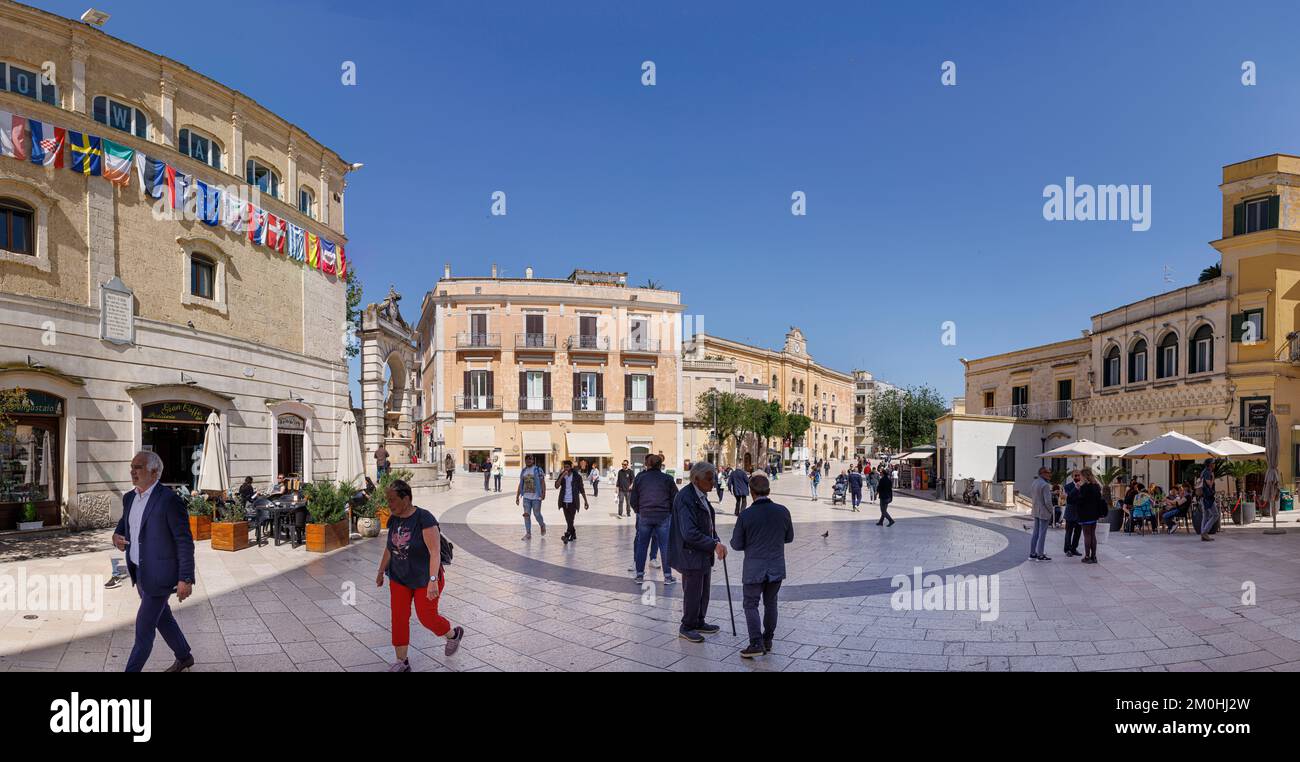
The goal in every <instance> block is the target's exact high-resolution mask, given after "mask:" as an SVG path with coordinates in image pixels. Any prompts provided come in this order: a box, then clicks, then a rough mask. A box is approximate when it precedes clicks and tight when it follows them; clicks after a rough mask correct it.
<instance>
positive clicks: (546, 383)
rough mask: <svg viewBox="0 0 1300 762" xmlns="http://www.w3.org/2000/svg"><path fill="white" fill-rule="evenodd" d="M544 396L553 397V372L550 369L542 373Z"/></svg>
mask: <svg viewBox="0 0 1300 762" xmlns="http://www.w3.org/2000/svg"><path fill="white" fill-rule="evenodd" d="M542 396H543V397H545V398H547V399H550V398H551V372H550V371H549V370H548V371H546V372H545V373H543V374H542Z"/></svg>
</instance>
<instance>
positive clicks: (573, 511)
mask: <svg viewBox="0 0 1300 762" xmlns="http://www.w3.org/2000/svg"><path fill="white" fill-rule="evenodd" d="M561 467H562V468H561V471H560V476H559V478H558V479H556V480H555V493H556V494H557V495H558V496H559V497H558V500H559V503H560V510H561V511H563V512H564V523H566V524H568V527H569V528H568V531H567V532H565V533H564V537H562V538H561V539H562V540H564V542H565V543H566V544H567V543H570V542H573V541H574V540H576V539H578V531H577V530H576V529H574V528H573V517H574V516H576V515H577V513H578V498H582V507H583V508H584V509H588V510H589V509H590V508H591V506H590V505H588V504H587V493H586V491H584V490H583V487H582V474H581V473H579V472H578V470H577V469H576V468H574V467H573V461H571V460H566V461H564V462H563V463H562V464H561Z"/></svg>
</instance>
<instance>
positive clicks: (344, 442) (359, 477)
mask: <svg viewBox="0 0 1300 762" xmlns="http://www.w3.org/2000/svg"><path fill="white" fill-rule="evenodd" d="M337 470H338V473H337V474H336V476H337V478H338V480H339V481H340V482H345V483H347V484H351V485H352V486H353V487H359V486H361V485H363V484H365V481H366V477H365V466H364V465H363V463H362V460H361V438H360V437H358V436H357V422H356V420H355V419H354V418H353V417H352V416H351V415H348V414H346V413H345V414H344V415H343V424H342V426H340V427H339V460H338V468H337Z"/></svg>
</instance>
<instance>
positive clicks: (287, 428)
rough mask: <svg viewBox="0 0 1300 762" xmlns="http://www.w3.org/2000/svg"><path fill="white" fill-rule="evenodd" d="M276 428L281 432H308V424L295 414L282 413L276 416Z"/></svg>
mask: <svg viewBox="0 0 1300 762" xmlns="http://www.w3.org/2000/svg"><path fill="white" fill-rule="evenodd" d="M275 426H276V429H278V430H279V431H280V432H282V433H283V432H291V431H306V429H307V422H306V421H304V420H303V419H301V418H299V417H298V416H296V415H294V414H293V413H281V414H280V415H278V416H276V419H275Z"/></svg>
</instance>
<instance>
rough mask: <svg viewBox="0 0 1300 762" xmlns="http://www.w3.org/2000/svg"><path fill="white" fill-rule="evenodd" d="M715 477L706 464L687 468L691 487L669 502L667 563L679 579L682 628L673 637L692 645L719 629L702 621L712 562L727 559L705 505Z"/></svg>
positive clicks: (711, 507)
mask: <svg viewBox="0 0 1300 762" xmlns="http://www.w3.org/2000/svg"><path fill="white" fill-rule="evenodd" d="M717 476H718V472H717V470H716V469H715V468H714V467H713V464H712V463H709V462H707V461H700V462H699V463H696V464H695V465H693V466H691V486H689V487H687V488H686V489H683V490H682V491H681V492H678V493H677V497H676V498H675V499H674V500H673V520H672V523H671V525H670V526H669V535H668V550H667V560H668V563H669V564H670V565H671V566H672V568H674V569H676V570H677V571H678V572H680V573H681V575H682V626H681V627H680V628H679V629H678V631H677V634H678V636H679V637H680V638H682V639H683V640H689V641H691V642H692V643H703V642H704V636H705V635H713V634H714V633H716V632H717V631H718V629H719V627H718V626H717V625H716V624H709V623H708V622H706V621H705V620H704V616H705V614H706V613H708V610H709V584H710V579H711V577H712V572H713V559H714V557H715V556H716V557H717V558H718V560H722V559H724V558H726V557H727V546H726V545H723V544H722V543H721V542H719V541H718V532H717V529H716V527H715V525H714V513H713V506H712V505H710V504H709V493H710V492H711V491H713V483H714V481H715V480H716V479H717Z"/></svg>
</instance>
